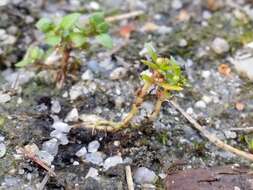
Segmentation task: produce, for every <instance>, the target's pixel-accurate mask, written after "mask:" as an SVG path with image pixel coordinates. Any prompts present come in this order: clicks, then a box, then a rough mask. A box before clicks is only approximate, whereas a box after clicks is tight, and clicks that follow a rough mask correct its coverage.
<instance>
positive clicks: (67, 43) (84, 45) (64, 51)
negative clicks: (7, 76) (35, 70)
mask: <svg viewBox="0 0 253 190" xmlns="http://www.w3.org/2000/svg"><path fill="white" fill-rule="evenodd" d="M80 17H81V14H80V13H71V14H68V15H66V16H64V17H62V18H61V20H60V21H59V22H53V21H52V20H50V19H48V18H42V19H40V20H39V21H38V22H37V23H36V27H37V29H39V30H40V31H41V32H42V33H43V34H44V43H45V44H44V45H46V46H47V47H48V48H47V49H46V50H45V49H43V48H40V47H39V46H31V47H29V48H28V50H27V52H26V54H25V56H24V58H23V59H22V60H21V61H20V62H18V63H17V64H16V66H17V67H24V66H27V65H29V64H33V63H43V61H45V60H46V59H47V58H48V57H49V56H50V55H51V54H52V53H53V52H55V51H57V53H58V54H60V56H61V61H60V67H61V68H60V70H59V71H58V73H57V75H56V78H55V79H56V82H57V86H58V87H62V85H63V83H64V80H65V78H66V75H67V72H68V69H69V67H70V62H69V60H70V58H71V52H72V50H76V49H80V50H87V49H88V48H89V47H90V45H91V42H92V40H91V39H92V38H95V39H96V41H97V42H98V43H100V44H101V45H103V46H104V47H107V48H112V40H111V38H110V36H109V35H108V34H107V33H108V29H109V25H108V23H107V22H106V21H105V19H104V14H103V13H101V12H98V13H94V14H92V15H91V16H90V17H89V19H88V21H87V22H86V23H85V24H81V23H80V22H79V21H80Z"/></svg>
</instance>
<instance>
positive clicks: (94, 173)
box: [85, 167, 98, 179]
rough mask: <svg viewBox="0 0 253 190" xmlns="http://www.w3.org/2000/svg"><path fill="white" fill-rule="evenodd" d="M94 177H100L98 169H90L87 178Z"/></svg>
mask: <svg viewBox="0 0 253 190" xmlns="http://www.w3.org/2000/svg"><path fill="white" fill-rule="evenodd" d="M88 177H92V178H95V179H97V177H98V170H97V169H96V168H92V167H91V168H90V169H89V171H88V173H87V174H86V176H85V178H88Z"/></svg>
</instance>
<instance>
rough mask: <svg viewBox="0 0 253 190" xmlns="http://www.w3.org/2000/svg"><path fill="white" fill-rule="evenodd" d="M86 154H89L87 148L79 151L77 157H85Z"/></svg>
mask: <svg viewBox="0 0 253 190" xmlns="http://www.w3.org/2000/svg"><path fill="white" fill-rule="evenodd" d="M86 154H87V149H86V147H85V146H84V147H82V148H81V149H80V150H78V151H77V152H76V156H77V157H84V156H85V155H86Z"/></svg>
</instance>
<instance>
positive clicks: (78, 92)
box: [69, 85, 83, 100]
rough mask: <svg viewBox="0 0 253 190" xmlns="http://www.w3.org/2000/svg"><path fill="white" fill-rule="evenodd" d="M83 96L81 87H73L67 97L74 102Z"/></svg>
mask: <svg viewBox="0 0 253 190" xmlns="http://www.w3.org/2000/svg"><path fill="white" fill-rule="evenodd" d="M82 94H83V87H82V86H80V85H74V86H72V87H71V89H70V91H69V96H70V99H71V100H76V99H77V98H78V97H80V96H81V95H82Z"/></svg>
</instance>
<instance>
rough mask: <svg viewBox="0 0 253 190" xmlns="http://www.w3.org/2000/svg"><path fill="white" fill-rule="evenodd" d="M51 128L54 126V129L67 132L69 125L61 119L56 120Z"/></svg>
mask: <svg viewBox="0 0 253 190" xmlns="http://www.w3.org/2000/svg"><path fill="white" fill-rule="evenodd" d="M52 128H54V129H55V130H56V131H59V132H62V133H68V132H69V131H70V129H71V127H70V126H69V125H68V124H67V123H64V122H61V121H56V122H55V123H54V124H53V125H52Z"/></svg>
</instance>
